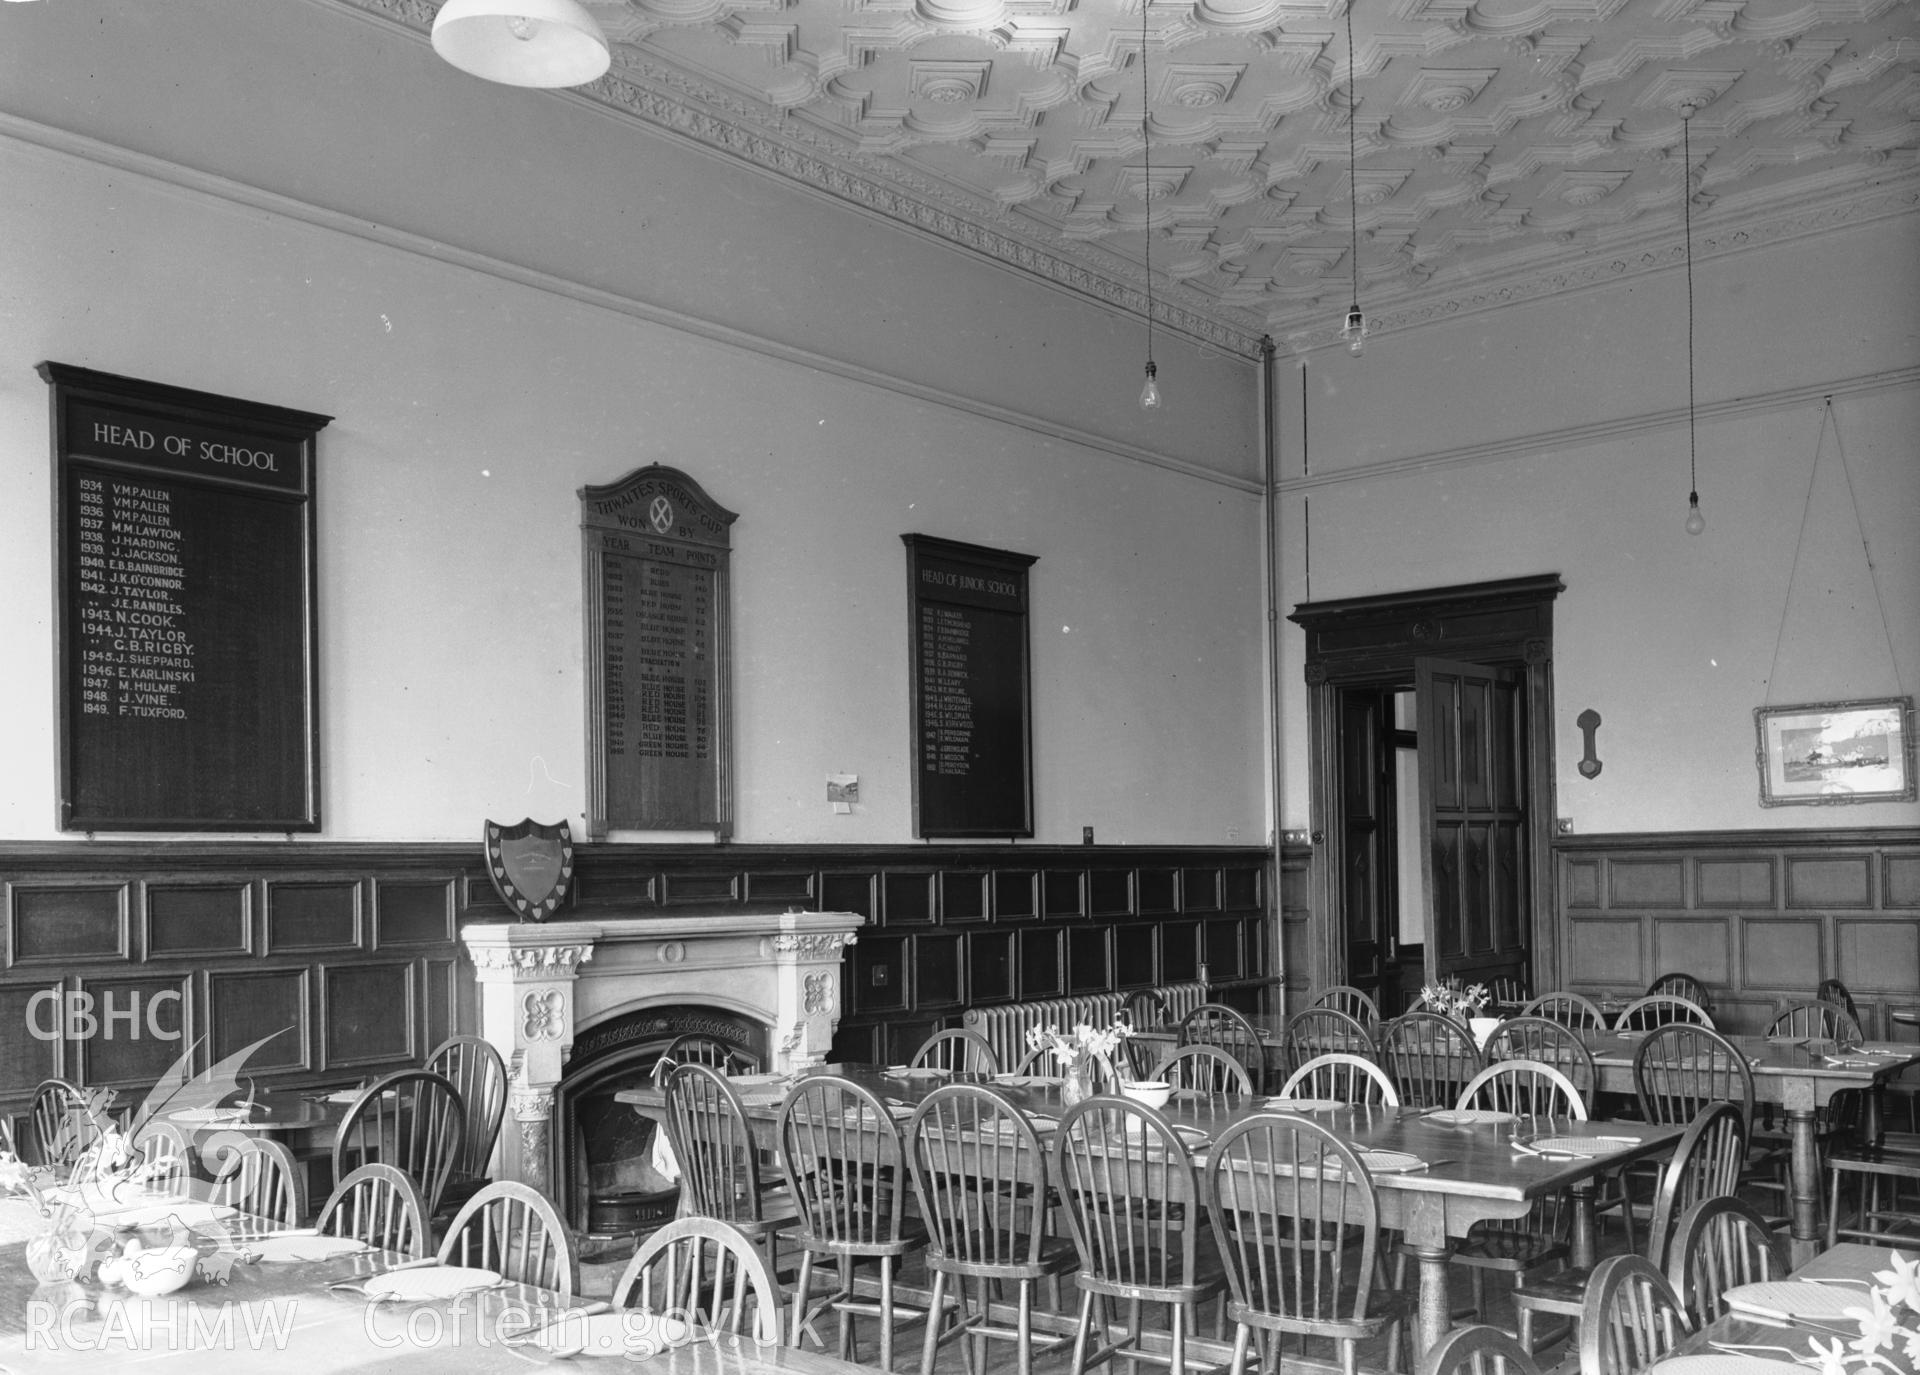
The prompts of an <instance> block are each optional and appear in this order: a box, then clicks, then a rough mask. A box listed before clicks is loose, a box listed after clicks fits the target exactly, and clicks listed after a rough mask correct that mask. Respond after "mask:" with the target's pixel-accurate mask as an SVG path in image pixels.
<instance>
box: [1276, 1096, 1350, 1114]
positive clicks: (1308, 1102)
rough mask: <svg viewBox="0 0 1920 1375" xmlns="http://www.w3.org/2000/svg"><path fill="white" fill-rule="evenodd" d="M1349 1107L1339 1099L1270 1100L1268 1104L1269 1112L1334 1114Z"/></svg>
mask: <svg viewBox="0 0 1920 1375" xmlns="http://www.w3.org/2000/svg"><path fill="white" fill-rule="evenodd" d="M1349 1106H1351V1105H1350V1104H1347V1103H1343V1102H1341V1101H1340V1100H1339V1099H1338V1098H1269V1099H1268V1100H1267V1102H1266V1109H1267V1111H1268V1112H1333V1111H1334V1110H1335V1109H1337V1108H1344V1107H1349Z"/></svg>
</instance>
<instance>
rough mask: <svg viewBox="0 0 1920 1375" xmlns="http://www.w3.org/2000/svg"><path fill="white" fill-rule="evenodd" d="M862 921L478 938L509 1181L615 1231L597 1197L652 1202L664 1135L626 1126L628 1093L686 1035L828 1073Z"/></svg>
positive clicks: (528, 926) (690, 924)
mask: <svg viewBox="0 0 1920 1375" xmlns="http://www.w3.org/2000/svg"><path fill="white" fill-rule="evenodd" d="M860 922H861V918H860V917H859V916H857V915H855V914H853V913H847V912H786V913H780V914H772V915H764V916H760V915H738V914H728V915H724V916H712V915H706V916H648V917H616V918H608V919H605V920H599V921H566V922H545V923H537V924H533V923H514V924H510V925H509V924H498V923H492V924H486V925H472V926H467V927H463V928H462V929H461V932H460V935H461V939H462V940H464V941H465V942H466V946H467V949H468V951H469V953H470V954H471V956H472V958H473V964H474V973H475V977H476V978H477V979H478V981H479V985H480V1034H481V1035H483V1036H484V1037H486V1039H487V1040H488V1041H489V1042H491V1043H492V1044H493V1045H494V1046H495V1047H496V1048H497V1049H498V1050H499V1051H500V1054H501V1056H502V1058H503V1059H505V1060H506V1062H507V1067H508V1074H509V1096H508V1111H507V1118H506V1121H505V1122H504V1123H503V1124H502V1129H501V1132H500V1145H499V1148H498V1150H497V1152H496V1154H495V1158H494V1169H493V1176H494V1178H496V1179H517V1180H520V1181H522V1182H523V1183H527V1184H531V1185H532V1186H533V1187H535V1188H537V1189H539V1190H540V1191H541V1192H542V1193H544V1194H546V1195H547V1196H548V1197H550V1198H552V1199H553V1201H554V1203H555V1204H556V1205H557V1206H558V1207H559V1208H560V1209H561V1212H562V1214H563V1215H564V1216H566V1217H567V1219H568V1221H569V1222H570V1223H571V1224H572V1225H574V1226H576V1227H579V1228H580V1229H581V1230H583V1231H585V1230H587V1229H588V1224H589V1222H590V1221H597V1220H603V1219H590V1218H589V1217H588V1215H587V1201H588V1198H589V1196H590V1195H596V1194H597V1195H600V1196H603V1197H604V1196H605V1195H607V1194H608V1193H609V1191H612V1192H617V1193H621V1194H626V1195H639V1196H644V1195H646V1194H648V1193H649V1192H650V1188H649V1185H650V1183H651V1182H652V1181H650V1180H649V1177H648V1172H647V1167H646V1164H645V1161H646V1158H647V1155H648V1153H649V1150H648V1146H649V1142H650V1140H651V1124H648V1123H643V1122H641V1121H639V1119H638V1117H637V1115H635V1121H634V1122H633V1123H632V1124H628V1123H626V1122H625V1121H624V1120H623V1119H622V1118H620V1117H618V1116H615V1115H614V1114H613V1113H612V1111H611V1108H610V1100H611V1094H612V1092H613V1090H614V1089H615V1088H617V1087H626V1086H628V1085H630V1084H631V1083H633V1082H636V1081H637V1080H638V1079H639V1078H641V1077H643V1076H644V1075H645V1073H646V1072H647V1070H648V1069H650V1068H651V1065H652V1062H653V1059H654V1058H655V1057H657V1056H658V1054H659V1052H660V1050H661V1049H662V1048H664V1047H665V1045H666V1044H667V1042H668V1041H670V1040H672V1039H673V1037H675V1036H677V1035H679V1034H681V1032H683V1031H694V1030H698V1031H706V1032H708V1033H709V1034H717V1035H719V1036H721V1037H722V1039H726V1040H730V1041H732V1042H734V1043H735V1044H738V1045H740V1046H741V1047H742V1048H743V1049H745V1050H748V1051H749V1052H750V1053H753V1054H755V1055H757V1056H759V1057H760V1058H761V1059H762V1060H763V1062H764V1063H765V1064H766V1066H767V1068H769V1069H773V1070H790V1069H799V1068H804V1067H806V1066H808V1065H815V1064H820V1063H822V1062H823V1061H824V1060H825V1059H826V1057H827V1054H828V1050H829V1048H830V1047H831V1046H832V1044H833V1032H834V1027H835V1026H836V1025H837V1024H838V1022H839V1020H840V1012H841V1008H842V999H841V955H842V952H843V951H844V949H845V948H846V947H847V946H848V945H851V944H852V943H853V942H854V940H855V939H856V932H857V929H858V927H859V925H860ZM576 1046H579V1047H581V1061H580V1065H579V1068H578V1071H577V1072H575V1070H574V1069H573V1067H572V1065H571V1062H572V1059H573V1055H574V1050H575V1047H576Z"/></svg>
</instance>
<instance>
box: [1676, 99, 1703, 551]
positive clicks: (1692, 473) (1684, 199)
mask: <svg viewBox="0 0 1920 1375" xmlns="http://www.w3.org/2000/svg"><path fill="white" fill-rule="evenodd" d="M1699 108H1700V103H1699V102H1697V101H1695V100H1692V99H1688V100H1686V101H1684V102H1683V103H1682V104H1681V106H1680V149H1681V154H1680V156H1681V166H1680V211H1681V216H1682V223H1683V224H1684V225H1685V227H1686V253H1687V487H1688V489H1689V490H1688V492H1687V533H1688V534H1689V535H1697V534H1699V533H1700V532H1701V531H1702V530H1704V529H1706V528H1707V518H1706V517H1705V516H1703V515H1701V514H1700V472H1699V463H1698V460H1697V458H1696V456H1695V451H1694V425H1693V138H1692V135H1691V134H1690V133H1689V130H1690V129H1691V127H1692V124H1691V121H1692V119H1693V116H1694V113H1695V112H1696V111H1698V110H1699Z"/></svg>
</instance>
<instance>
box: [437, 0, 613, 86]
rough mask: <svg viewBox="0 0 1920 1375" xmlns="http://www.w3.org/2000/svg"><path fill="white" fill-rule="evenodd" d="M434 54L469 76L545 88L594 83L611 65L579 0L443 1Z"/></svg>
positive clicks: (601, 38) (600, 36)
mask: <svg viewBox="0 0 1920 1375" xmlns="http://www.w3.org/2000/svg"><path fill="white" fill-rule="evenodd" d="M433 50H434V51H435V52H437V53H439V54H440V56H441V57H443V58H445V59H446V60H447V61H448V62H449V63H451V64H452V65H454V66H456V67H458V68H459V69H460V70H461V71H463V72H467V73H469V74H470V75H473V76H478V77H483V78H485V79H486V80H488V81H498V82H500V83H501V84H503V85H507V86H533V87H541V88H546V89H553V88H557V87H561V86H584V85H586V84H587V83H588V82H590V81H597V80H599V79H600V78H601V77H602V76H603V75H605V74H606V71H607V68H608V67H609V66H611V65H612V63H613V57H612V54H611V52H610V51H609V50H608V47H607V37H606V35H605V34H603V33H602V32H600V26H599V25H598V24H597V23H595V22H594V18H593V16H592V15H591V14H589V13H587V9H586V6H584V5H582V4H581V3H580V0H446V3H445V4H443V5H442V6H440V12H439V13H438V14H436V15H435V16H434V19H433Z"/></svg>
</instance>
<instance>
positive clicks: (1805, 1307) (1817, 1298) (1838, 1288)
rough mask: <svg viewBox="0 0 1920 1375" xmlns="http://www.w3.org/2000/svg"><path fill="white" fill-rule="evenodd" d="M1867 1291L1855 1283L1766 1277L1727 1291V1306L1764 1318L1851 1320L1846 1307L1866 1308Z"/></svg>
mask: <svg viewBox="0 0 1920 1375" xmlns="http://www.w3.org/2000/svg"><path fill="white" fill-rule="evenodd" d="M1866 1297H1867V1293H1866V1290H1864V1289H1862V1288H1860V1287H1859V1286H1858V1285H1852V1284H1809V1283H1807V1282H1806V1281H1804V1280H1766V1281H1764V1282H1762V1283H1760V1284H1741V1285H1736V1286H1734V1287H1733V1288H1732V1289H1729V1290H1727V1292H1726V1301H1727V1307H1729V1308H1737V1309H1739V1310H1740V1311H1741V1312H1743V1313H1751V1314H1753V1315H1754V1316H1755V1317H1761V1318H1782V1319H1786V1320H1789V1321H1791V1320H1792V1319H1794V1318H1814V1319H1817V1320H1819V1321H1822V1322H1833V1321H1836V1320H1837V1321H1840V1322H1845V1321H1847V1319H1846V1316H1845V1310H1846V1309H1849V1308H1860V1307H1864V1306H1865V1303H1866Z"/></svg>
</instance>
